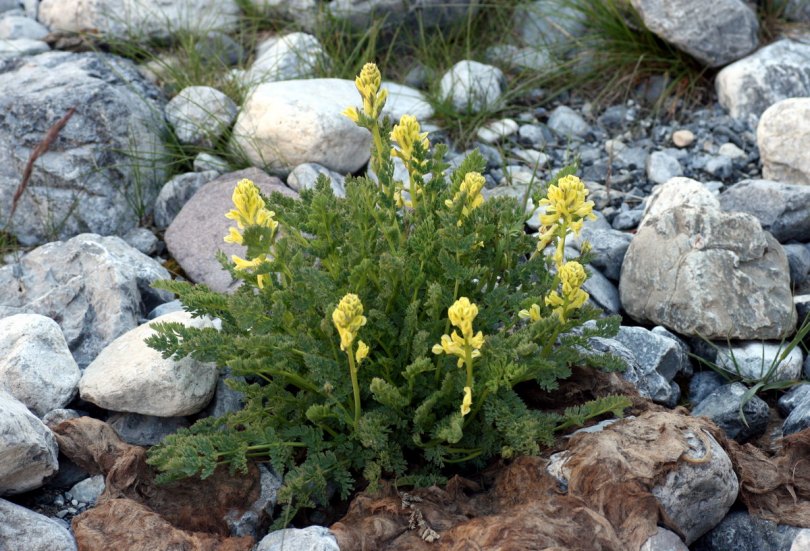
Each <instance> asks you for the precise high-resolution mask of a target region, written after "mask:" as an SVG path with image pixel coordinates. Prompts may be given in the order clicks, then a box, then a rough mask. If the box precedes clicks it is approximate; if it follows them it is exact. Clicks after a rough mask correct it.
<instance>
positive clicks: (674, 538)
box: [639, 526, 689, 551]
mask: <svg viewBox="0 0 810 551" xmlns="http://www.w3.org/2000/svg"><path fill="white" fill-rule="evenodd" d="M639 551H689V548H688V547H686V544H685V543H684V542H683V540H682V539H681V538H679V537H678V535H677V534H676V533H675V532H672V531H670V530H667V529H666V528H661V527H660V526H659V527H658V531H657V532H656V533H655V534H653V535H652V536H650V538H649V539H648V540H647V541H645V542H644V545H642V546H641V549H639Z"/></svg>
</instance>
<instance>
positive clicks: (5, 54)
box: [0, 38, 51, 61]
mask: <svg viewBox="0 0 810 551" xmlns="http://www.w3.org/2000/svg"><path fill="white" fill-rule="evenodd" d="M50 49H51V47H50V46H48V43H47V42H43V41H42V40H32V39H30V38H14V39H11V40H3V39H0V61H2V60H3V59H4V58H12V57H24V56H35V55H37V54H41V53H44V52H47V51H48V50H50Z"/></svg>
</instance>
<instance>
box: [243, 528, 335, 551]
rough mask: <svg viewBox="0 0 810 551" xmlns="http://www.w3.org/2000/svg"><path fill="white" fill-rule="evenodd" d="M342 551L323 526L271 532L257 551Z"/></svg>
mask: <svg viewBox="0 0 810 551" xmlns="http://www.w3.org/2000/svg"><path fill="white" fill-rule="evenodd" d="M291 549H299V550H301V551H304V550H306V551H340V550H339V548H338V544H337V540H336V539H335V536H334V534H332V532H331V531H330V530H329V529H327V528H324V527H323V526H308V527H307V528H285V529H283V530H276V531H275V532H270V533H269V534H267V535H266V536H265V537H264V538H262V541H260V542H259V544H258V545H257V546H256V551H288V550H291Z"/></svg>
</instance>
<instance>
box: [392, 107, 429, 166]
mask: <svg viewBox="0 0 810 551" xmlns="http://www.w3.org/2000/svg"><path fill="white" fill-rule="evenodd" d="M420 130H421V127H420V126H419V121H417V120H416V117H414V116H413V115H402V117H401V118H400V119H399V124H397V125H395V126H394V128H393V130H391V139H392V140H394V141H395V142H396V143H397V145H398V146H399V149H392V150H391V155H392V156H394V157H399V158H400V159H402V160H403V161H404V162H405V163H406V164H407V163H408V162H409V161H410V160H411V159H412V157H413V147H414V145H415V144H416V143H417V142H419V143H421V144H422V149H424V150H425V151H427V150H428V149H429V148H430V142H429V141H428V139H427V135H428V133H427V132H420Z"/></svg>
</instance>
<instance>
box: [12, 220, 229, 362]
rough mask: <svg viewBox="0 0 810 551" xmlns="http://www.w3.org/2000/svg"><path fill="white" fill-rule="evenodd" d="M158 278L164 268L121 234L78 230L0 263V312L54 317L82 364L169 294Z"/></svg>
mask: <svg viewBox="0 0 810 551" xmlns="http://www.w3.org/2000/svg"><path fill="white" fill-rule="evenodd" d="M223 235H224V234H223ZM210 250H211V249H209V251H210ZM158 279H169V272H168V271H167V270H166V269H165V268H163V267H162V266H161V265H160V264H158V263H157V262H156V261H154V260H152V259H151V258H149V257H148V256H145V255H143V254H141V253H139V252H138V251H136V250H135V249H133V248H132V247H130V246H129V245H127V244H126V243H125V242H124V241H123V240H122V239H121V238H119V237H100V236H98V235H93V234H83V235H78V236H76V237H74V238H73V239H70V240H68V241H65V242H54V243H48V244H47V245H43V246H41V247H38V248H36V249H34V250H33V251H31V252H30V253H28V254H27V255H25V256H23V257H22V259H20V261H19V262H18V263H16V264H13V265H6V266H2V267H0V317H6V316H11V315H13V314H22V313H31V314H41V315H43V316H47V317H49V318H52V319H54V320H55V321H56V322H57V323H58V324H59V326H60V327H61V328H62V334H64V336H65V340H67V343H68V347H69V348H70V350H71V352H72V353H73V357H74V359H75V360H76V363H77V364H79V367H80V368H83V367H84V366H86V365H87V364H89V363H90V362H91V361H92V360H93V358H95V357H96V355H97V354H98V353H99V352H100V351H101V349H102V348H104V346H106V345H107V344H108V343H110V342H112V341H113V339H115V338H116V337H118V336H119V335H121V334H122V333H124V332H126V331H128V330H129V329H132V328H133V327H135V326H137V325H138V320H139V319H140V318H142V317H143V316H144V314H146V312H148V311H149V310H151V309H152V308H154V307H155V306H157V305H158V304H160V303H163V302H166V301H169V300H171V298H172V295H171V293H168V292H166V291H159V290H156V289H153V288H152V286H151V285H152V283H153V282H154V281H155V280H158Z"/></svg>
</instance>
